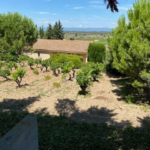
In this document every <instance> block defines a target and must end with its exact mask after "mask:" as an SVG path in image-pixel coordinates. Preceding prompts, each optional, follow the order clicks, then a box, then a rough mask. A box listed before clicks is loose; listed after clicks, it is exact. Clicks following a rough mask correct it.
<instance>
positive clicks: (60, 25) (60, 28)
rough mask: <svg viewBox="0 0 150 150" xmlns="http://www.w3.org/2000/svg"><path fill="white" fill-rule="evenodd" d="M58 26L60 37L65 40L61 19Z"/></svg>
mask: <svg viewBox="0 0 150 150" xmlns="http://www.w3.org/2000/svg"><path fill="white" fill-rule="evenodd" d="M58 28H59V32H58V39H61V40H63V39H64V31H63V27H62V24H61V22H60V20H59V21H58Z"/></svg>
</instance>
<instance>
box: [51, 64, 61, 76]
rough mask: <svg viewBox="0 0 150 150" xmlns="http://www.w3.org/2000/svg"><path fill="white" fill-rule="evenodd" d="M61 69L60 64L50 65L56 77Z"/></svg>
mask: <svg viewBox="0 0 150 150" xmlns="http://www.w3.org/2000/svg"><path fill="white" fill-rule="evenodd" d="M59 67H60V63H51V64H50V68H51V70H53V74H54V75H55V76H56V75H57V73H56V69H58V68H59Z"/></svg>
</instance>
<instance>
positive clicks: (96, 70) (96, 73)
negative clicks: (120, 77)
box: [90, 63, 104, 81]
mask: <svg viewBox="0 0 150 150" xmlns="http://www.w3.org/2000/svg"><path fill="white" fill-rule="evenodd" d="M90 68H91V70H92V71H91V77H93V79H94V81H96V80H97V78H99V77H100V71H102V70H103V69H104V65H103V64H99V63H91V65H90Z"/></svg>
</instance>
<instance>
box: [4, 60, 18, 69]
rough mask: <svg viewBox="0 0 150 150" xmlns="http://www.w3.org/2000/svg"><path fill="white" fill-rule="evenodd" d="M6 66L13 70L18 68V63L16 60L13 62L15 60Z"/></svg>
mask: <svg viewBox="0 0 150 150" xmlns="http://www.w3.org/2000/svg"><path fill="white" fill-rule="evenodd" d="M6 66H7V68H9V69H10V70H12V69H13V68H15V69H17V68H18V65H17V63H16V62H13V61H11V62H9V63H8V64H7V65H6Z"/></svg>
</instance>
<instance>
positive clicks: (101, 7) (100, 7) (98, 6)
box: [91, 5, 106, 9]
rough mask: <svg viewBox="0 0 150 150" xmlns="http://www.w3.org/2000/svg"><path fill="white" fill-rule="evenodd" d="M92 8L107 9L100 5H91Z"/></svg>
mask: <svg viewBox="0 0 150 150" xmlns="http://www.w3.org/2000/svg"><path fill="white" fill-rule="evenodd" d="M91 7H93V8H95V9H106V6H100V5H91Z"/></svg>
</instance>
